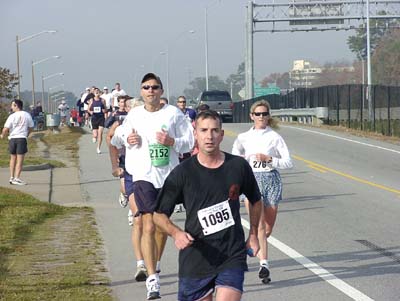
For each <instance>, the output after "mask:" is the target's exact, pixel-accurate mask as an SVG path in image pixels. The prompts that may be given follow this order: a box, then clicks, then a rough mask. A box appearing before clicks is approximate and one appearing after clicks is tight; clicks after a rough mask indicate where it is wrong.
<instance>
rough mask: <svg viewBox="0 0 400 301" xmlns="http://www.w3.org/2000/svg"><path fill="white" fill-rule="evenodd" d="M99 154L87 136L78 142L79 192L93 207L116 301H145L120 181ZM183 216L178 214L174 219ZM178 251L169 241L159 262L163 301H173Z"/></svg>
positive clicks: (104, 154) (104, 156) (106, 157)
mask: <svg viewBox="0 0 400 301" xmlns="http://www.w3.org/2000/svg"><path fill="white" fill-rule="evenodd" d="M101 151H102V153H101V154H97V153H96V145H95V144H93V143H92V141H91V136H90V135H89V134H86V135H83V136H82V137H81V139H80V141H79V158H80V172H81V173H80V178H81V188H82V192H83V194H84V195H86V196H85V199H86V202H87V204H88V205H89V206H92V207H94V209H95V213H96V221H97V224H98V226H99V229H100V234H101V236H102V238H103V242H104V249H105V253H106V268H107V269H108V271H109V277H110V279H111V288H112V290H113V294H114V296H115V297H116V299H117V300H121V301H125V300H126V301H128V300H129V301H131V300H145V299H146V288H145V283H144V282H135V280H134V278H133V277H134V274H135V272H136V260H135V257H134V254H133V249H132V245H131V240H130V235H131V227H130V226H129V225H128V208H121V206H120V205H119V203H118V196H119V179H116V178H114V177H113V176H112V175H111V164H110V160H109V152H108V149H107V147H106V145H105V144H104V145H103V146H102V148H101ZM179 216H181V217H182V218H183V214H182V213H179V214H178V215H175V217H178V218H179ZM177 255H178V253H177V251H176V249H175V247H174V246H173V245H172V243H171V240H170V239H168V242H167V246H166V250H165V256H164V257H163V259H162V262H161V270H162V271H161V275H160V279H161V294H162V299H161V300H163V301H172V300H176V295H177V289H178V282H177Z"/></svg>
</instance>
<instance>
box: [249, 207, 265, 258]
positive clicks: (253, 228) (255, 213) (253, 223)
mask: <svg viewBox="0 0 400 301" xmlns="http://www.w3.org/2000/svg"><path fill="white" fill-rule="evenodd" d="M261 211H262V206H261V200H260V201H258V202H256V203H254V204H251V203H250V202H249V216H250V230H249V237H248V238H247V241H246V247H247V248H248V249H249V248H251V249H253V253H254V256H256V255H257V253H258V251H259V250H260V245H259V242H258V236H257V233H258V224H259V222H260V217H261Z"/></svg>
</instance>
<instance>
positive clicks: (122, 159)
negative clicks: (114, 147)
mask: <svg viewBox="0 0 400 301" xmlns="http://www.w3.org/2000/svg"><path fill="white" fill-rule="evenodd" d="M118 161H119V163H118V167H121V168H123V169H124V170H125V156H119V160H118Z"/></svg>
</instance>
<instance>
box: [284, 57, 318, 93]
mask: <svg viewBox="0 0 400 301" xmlns="http://www.w3.org/2000/svg"><path fill="white" fill-rule="evenodd" d="M321 73H322V68H321V67H319V66H317V65H316V64H314V63H311V62H309V61H306V60H295V61H293V69H292V70H290V71H289V86H290V89H294V88H310V87H312V86H313V85H314V84H315V83H316V82H317V80H318V77H319V75H320V74H321Z"/></svg>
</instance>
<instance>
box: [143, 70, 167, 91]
mask: <svg viewBox="0 0 400 301" xmlns="http://www.w3.org/2000/svg"><path fill="white" fill-rule="evenodd" d="M150 79H154V80H156V81H157V83H158V84H159V85H160V86H161V89H163V84H162V82H161V79H160V78H159V77H158V76H157V75H155V74H154V73H147V74H146V75H145V76H143V79H142V82H141V83H142V84H143V83H144V82H147V81H148V80H150Z"/></svg>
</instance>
